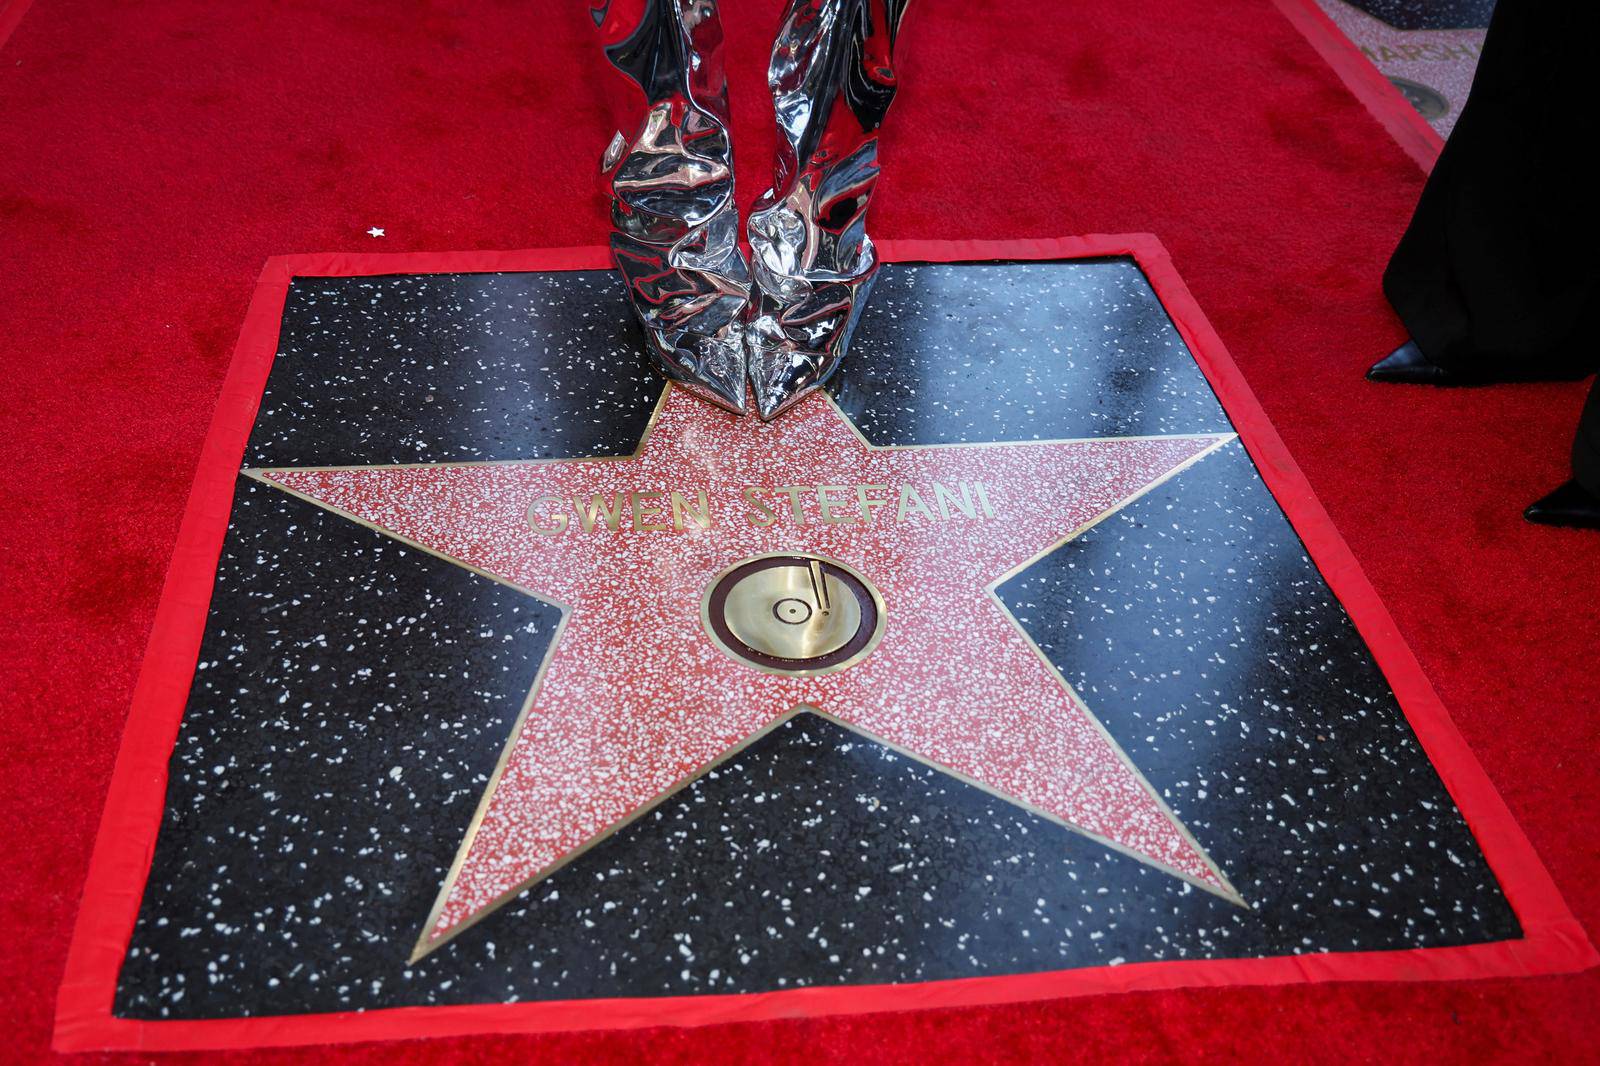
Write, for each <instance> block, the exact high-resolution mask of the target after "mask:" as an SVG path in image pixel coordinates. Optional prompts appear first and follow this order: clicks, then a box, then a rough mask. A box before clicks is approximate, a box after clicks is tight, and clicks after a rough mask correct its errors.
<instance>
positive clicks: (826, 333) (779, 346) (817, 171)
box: [747, 0, 907, 418]
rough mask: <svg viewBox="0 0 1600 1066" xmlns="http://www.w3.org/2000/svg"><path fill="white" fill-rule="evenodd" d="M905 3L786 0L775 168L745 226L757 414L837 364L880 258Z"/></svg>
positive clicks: (776, 57) (775, 61) (777, 48)
mask: <svg viewBox="0 0 1600 1066" xmlns="http://www.w3.org/2000/svg"><path fill="white" fill-rule="evenodd" d="M906 2H907V0H790V3H789V6H788V8H787V10H786V11H785V12H784V15H783V19H782V21H781V22H780V23H779V27H778V36H777V38H776V40H774V42H773V45H772V63H771V66H770V68H769V70H768V74H767V84H768V87H769V88H770V89H771V90H772V96H773V105H774V108H775V109H776V112H777V119H778V158H777V166H776V174H775V176H774V179H773V186H772V188H771V189H769V190H768V191H767V192H766V194H765V195H763V196H762V197H761V199H760V201H759V202H758V203H757V205H756V208H755V210H754V211H753V212H752V213H751V215H750V227H749V233H750V247H751V252H752V256H751V260H752V267H753V271H754V275H755V291H754V292H753V294H752V306H751V312H750V326H749V329H748V331H747V344H748V351H749V355H748V358H749V364H750V367H749V369H750V383H751V385H752V386H753V387H754V389H755V393H756V401H757V405H758V407H759V409H760V412H761V417H762V418H771V417H773V416H774V415H776V414H778V413H779V412H780V411H782V410H783V409H784V408H786V407H788V406H789V405H790V404H792V403H794V402H795V401H796V400H798V399H799V398H800V397H801V396H804V395H805V394H806V393H808V392H810V391H812V390H814V389H816V388H818V387H819V386H820V385H821V384H822V383H823V382H824V381H826V380H827V379H828V377H829V376H830V375H831V374H832V373H833V372H834V370H835V369H836V368H837V367H838V365H839V361H840V360H841V359H843V358H844V354H845V351H846V349H847V348H848V347H849V344H850V336H851V333H852V332H853V331H854V329H855V325H856V322H857V320H858V318H859V316H860V314H861V310H862V307H863V306H864V305H865V303H866V300H867V295H868V293H869V292H870V290H871V287H872V279H873V276H874V274H875V272H876V271H877V267H878V259H877V255H876V254H875V253H874V251H873V247H872V241H871V240H870V239H869V238H868V237H867V231H866V216H867V205H868V202H869V200H870V199H871V196H872V190H873V187H874V185H875V184H876V183H877V179H878V127H879V126H880V125H881V124H882V123H883V118H884V115H885V113H886V112H887V111H888V110H889V104H890V103H891V102H892V101H893V100H894V94H895V75H894V43H895V37H896V35H897V33H898V31H899V26H900V19H901V17H902V16H903V15H904V13H905V8H906Z"/></svg>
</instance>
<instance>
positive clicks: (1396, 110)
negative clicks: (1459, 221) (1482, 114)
mask: <svg viewBox="0 0 1600 1066" xmlns="http://www.w3.org/2000/svg"><path fill="white" fill-rule="evenodd" d="M1272 2H1273V3H1274V4H1276V5H1277V6H1278V10H1279V11H1281V12H1283V17H1284V18H1286V19H1288V20H1289V21H1290V22H1291V23H1293V24H1294V27H1295V29H1297V30H1299V31H1300V32H1301V33H1303V34H1304V35H1305V38H1306V40H1307V41H1309V42H1311V47H1312V48H1315V49H1316V50H1317V54H1318V55H1320V56H1321V57H1322V58H1323V59H1324V60H1325V61H1326V62H1327V64H1328V66H1330V67H1332V68H1333V72H1334V73H1335V74H1337V75H1339V80H1340V81H1342V82H1344V85H1345V88H1347V89H1349V90H1350V91H1351V92H1352V93H1354V94H1355V97H1356V99H1357V100H1360V101H1361V103H1362V104H1363V105H1364V106H1365V107H1366V109H1367V110H1368V111H1369V112H1371V113H1372V117H1373V118H1375V119H1377V120H1378V121H1379V122H1380V123H1381V124H1382V125H1383V128H1384V129H1386V130H1388V131H1389V136H1391V137H1393V138H1394V139H1395V141H1396V142H1397V143H1398V144H1399V145H1400V147H1401V148H1403V149H1404V150H1405V153H1406V155H1409V156H1410V157H1411V158H1412V159H1414V160H1415V161H1416V164H1417V166H1419V167H1421V168H1422V169H1423V172H1424V173H1426V172H1428V171H1431V170H1432V169H1433V164H1434V161H1435V160H1437V159H1438V158H1439V153H1440V151H1442V150H1443V149H1444V138H1443V137H1440V136H1439V133H1438V131H1437V130H1435V129H1434V128H1433V127H1432V126H1430V125H1428V120H1427V119H1425V118H1423V117H1422V116H1421V115H1419V114H1417V109H1416V108H1414V107H1412V106H1411V104H1410V103H1409V102H1407V100H1406V98H1405V97H1404V96H1402V95H1400V90H1399V89H1396V88H1395V87H1394V85H1393V84H1392V83H1391V82H1390V81H1389V79H1388V78H1386V77H1384V76H1383V72H1382V71H1380V70H1379V69H1378V68H1377V67H1375V66H1373V65H1372V62H1371V61H1370V60H1369V59H1367V57H1366V56H1364V55H1362V54H1361V49H1360V48H1357V47H1356V45H1355V42H1353V41H1352V40H1350V38H1348V37H1346V36H1345V35H1344V31H1343V30H1341V29H1340V28H1339V27H1338V25H1336V24H1335V23H1334V21H1333V20H1332V19H1331V18H1329V17H1328V15H1327V12H1325V11H1323V10H1322V8H1320V7H1318V6H1317V0H1272Z"/></svg>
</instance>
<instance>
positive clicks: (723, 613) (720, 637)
mask: <svg viewBox="0 0 1600 1066" xmlns="http://www.w3.org/2000/svg"><path fill="white" fill-rule="evenodd" d="M883 615H884V612H883V598H882V597H881V596H880V595H879V594H878V590H877V589H876V588H874V587H873V586H872V583H871V582H870V581H868V580H867V579H866V578H865V577H864V576H862V575H861V574H860V573H859V572H858V571H856V570H854V569H852V568H851V567H848V566H846V565H845V564H843V563H840V562H836V561H835V560H832V559H828V558H824V557H823V556H820V555H799V554H793V555H791V554H782V555H758V556H755V557H753V558H750V559H746V560H744V561H743V562H740V563H736V564H735V565H733V566H731V567H729V568H728V569H727V570H724V571H723V572H722V573H720V574H718V575H717V577H716V578H715V580H713V581H712V582H711V586H710V587H709V588H708V589H706V594H705V597H704V599H703V600H702V601H701V605H700V621H701V624H702V625H703V626H705V630H706V633H707V634H708V635H709V636H710V637H711V639H712V641H713V642H714V643H715V644H716V645H717V647H719V648H721V649H722V650H723V651H724V652H726V653H727V654H728V655H730V656H732V657H733V658H735V659H737V660H739V661H740V662H742V663H745V664H746V665H748V666H754V667H756V668H757V669H760V670H766V671H769V672H772V673H782V674H801V675H810V674H827V673H833V672H834V671H836V670H843V669H845V668H846V667H849V666H853V665H855V664H856V663H858V662H860V661H861V660H862V659H864V658H866V657H867V656H868V655H870V654H871V653H872V649H873V648H875V647H877V645H878V639H879V638H880V637H881V636H882V635H883Z"/></svg>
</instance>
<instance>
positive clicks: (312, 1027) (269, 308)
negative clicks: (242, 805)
mask: <svg viewBox="0 0 1600 1066" xmlns="http://www.w3.org/2000/svg"><path fill="white" fill-rule="evenodd" d="M881 249H882V252H883V257H884V258H885V259H886V260H890V261H923V262H956V261H961V260H969V259H970V260H1008V259H1010V260H1030V259H1076V258H1088V257H1094V256H1123V255H1126V256H1132V257H1133V258H1134V259H1135V260H1136V261H1137V262H1138V263H1139V265H1140V267H1141V268H1142V269H1143V270H1144V272H1145V274H1146V275H1147V276H1148V278H1149V279H1150V283H1151V285H1152V286H1153V287H1154V289H1155V291H1156V294H1157V296H1159V298H1160V299H1161V302H1162V303H1163V304H1164V305H1165V307H1166V309H1167V312H1168V314H1169V315H1170V316H1171V318H1172V320H1173V322H1174V324H1175V325H1176V327H1177V329H1178V331H1179V333H1180V334H1181V335H1182V337H1183V339H1184V341H1185V342H1186V343H1187V344H1188V345H1189V348H1190V350H1191V351H1192V352H1193V353H1194V356H1195V358H1196V360H1197V361H1198V362H1199V364H1200V366H1201V368H1202V370H1203V371H1204V373H1205V375H1206V378H1207V379H1208V380H1209V381H1210V383H1211V386H1212V388H1213V389H1214V390H1215V391H1216V393H1217V395H1218V397H1219V398H1220V399H1221V401H1222V405H1223V407H1224V408H1225V409H1226V411H1227V412H1228V415H1229V417H1230V418H1231V419H1232V420H1233V422H1234V425H1235V428H1236V429H1237V430H1238V432H1239V436H1240V438H1241V440H1242V441H1243V443H1244V446H1245V447H1246V449H1247V450H1248V451H1249V453H1250V455H1251V457H1252V459H1254V461H1255V462H1256V465H1257V466H1258V467H1259V468H1260V470H1261V473H1262V476H1263V478H1264V479H1265V480H1266V482H1267V485H1268V488H1269V489H1270V490H1271V491H1272V494H1273V496H1274V497H1276V499H1277V500H1278V503H1279V504H1280V506H1282V507H1283V509H1284V511H1285V513H1286V514H1287V515H1288V517H1289V519H1290V521H1291V522H1292V523H1293V525H1294V528H1295V530H1296V531H1297V532H1298V533H1299V535H1300V537H1301V539H1302V540H1303V541H1304V542H1305V545H1306V548H1307V550H1308V552H1309V553H1310V555H1311V557H1312V559H1313V560H1314V561H1315V562H1316V564H1317V566H1318V568H1319V569H1320V570H1321V571H1322V573H1323V575H1324V577H1325V578H1326V579H1327V580H1328V582H1329V584H1330V586H1331V587H1332V588H1333V590H1334V593H1335V594H1336V595H1337V596H1338V597H1339V599H1340V601H1341V602H1342V603H1343V604H1344V606H1345V608H1346V610H1347V611H1348V612H1349V614H1350V616H1351V618H1352V619H1353V620H1354V621H1355V624H1356V626H1357V628H1358V630H1359V631H1360V632H1361V634H1362V636H1363V637H1364V638H1365V639H1366V641H1367V643H1368V644H1369V646H1370V647H1371V648H1372V650H1373V654H1374V655H1375V657H1376V659H1377V662H1378V664H1379V666H1380V667H1381V668H1382V670H1383V672H1384V674H1385V676H1386V677H1387V678H1388V680H1389V683H1390V685H1391V686H1392V687H1393V688H1394V691H1395V693H1396V695H1397V697H1398V699H1399V701H1400V705H1401V707H1402V709H1403V710H1404V712H1405V714H1406V717H1407V718H1408V719H1409V721H1410V722H1411V725H1412V728H1413V729H1414V730H1415V731H1416V734H1417V737H1418V738H1419V740H1420V741H1421V743H1422V745H1423V748H1424V750H1425V751H1426V752H1427V754H1428V757H1429V758H1430V759H1431V760H1432V761H1433V764H1434V766H1435V768H1436V769H1437V770H1438V772H1439V775H1440V777H1441V778H1442V779H1443V781H1444V783H1445V786H1446V787H1447V788H1448V789H1449V791H1450V794H1451V795H1452V797H1454V799H1455V802H1456V804H1457V806H1458V807H1459V808H1460V810H1461V811H1462V813H1463V815H1464V816H1465V817H1466V819H1467V823H1468V825H1469V826H1470V827H1471V829H1472V831H1473V833H1474V834H1475V835H1476V837H1477V840H1478V843H1479V846H1480V847H1481V848H1482V850H1483V853H1484V856H1485V858H1486V859H1487V860H1488V862H1489V865H1490V867H1491V868H1492V869H1493V870H1494V872H1495V876H1496V877H1497V878H1499V880H1500V883H1501V886H1502V888H1503V889H1504V891H1505V893H1506V897H1507V899H1508V900H1509V901H1510V903H1511V906H1512V907H1513V908H1514V909H1515V911H1516V913H1517V917H1518V919H1519V920H1520V921H1521V923H1522V926H1523V931H1524V937H1523V939H1520V940H1512V941H1500V942H1496V943H1490V944H1476V945H1471V946H1467V947H1453V948H1425V949H1407V950H1401V951H1386V952H1360V953H1347V954H1328V955H1310V956H1281V957H1274V958H1263V959H1224V960H1195V961H1182V962H1147V963H1134V964H1130V965H1124V966H1116V967H1098V968H1087V969H1076V970H1062V971H1054V972H1048V973H1036V974H1013V975H1007V976H997V977H979V978H966V979H961V980H949V981H930V982H923V983H917V984H900V985H847V986H835V987H826V988H801V989H790V990H784V991H777V992H759V993H745V994H735V995H709V996H683V997H663V998H636V999H604V1000H563V1001H552V1002H543V1003H520V1004H474V1005H467V1006H450V1007H404V1008H394V1009H388V1010H376V1011H368V1012H348V1013H336V1014H312V1015H288V1016H276V1017H259V1018H229V1019H216V1020H207V1021H139V1020H131V1019H123V1018H116V1017H114V1016H113V1015H112V1013H111V1008H112V1000H113V996H114V994H115V989H116V981H117V974H118V971H119V969H120V967H121V964H122V959H123V956H124V954H125V953H126V950H127V945H128V942H129V939H130V938H131V936H132V933H133V926H134V921H135V919H136V917H137V915H138V909H139V902H140V899H141V897H142V895H143V891H144V883H145V878H146V876H147V875H148V872H149V865H150V860H151V856H152V854H153V852H154V848H155V841H156V834H157V832H158V831H159V829H160V823H161V816H162V806H163V802H164V798H165V792H166V773H167V762H168V758H169V756H170V754H171V751H172V746H173V743H174V741H175V739H176V736H177V731H178V725H179V722H180V720H181V718H182V715H183V708H184V704H185V702H186V701H187V698H188V690H189V684H190V681H191V679H192V676H193V672H194V666H195V662H196V660H197V657H198V654H199V648H200V640H201V636H202V634H203V632H204V628H205V621H206V613H207V609H208V605H209V603H210V598H211V591H212V584H213V581H214V577H215V572H216V564H217V559H218V557H219V555H220V554H221V550H222V543H223V537H224V535H225V533H226V531H227V524H228V516H229V513H230V511H231V509H232V504H233V489H234V484H235V479H236V477H237V473H238V470H239V466H240V464H241V462H242V460H243V456H244V448H245V443H246V440H247V438H248V436H249V433H250V429H251V426H252V425H253V424H254V421H255V416H256V410H257V406H258V404H259V402H260V398H261V393H262V390H263V388H264V387H265V385H266V379H267V374H268V372H269V371H270V369H271V366H272V360H273V357H274V353H275V351H276V349H277V340H278V330H279V322H280V318H281V314H282V307H283V302H284V298H285V296H286V295H287V292H288V286H289V282H290V279H291V278H293V277H295V276H297V275H298V276H349V275H370V274H390V273H402V272H403V273H443V272H488V271H510V270H578V269H589V268H600V267H604V266H606V265H607V264H608V262H609V253H608V251H607V249H605V248H604V247H580V248H560V249H539V250H530V251H516V252H444V253H422V254H397V255H344V254H331V255H300V256H284V257H275V258H273V259H270V260H268V261H267V264H266V267H265V269H264V270H263V271H262V273H261V277H260V279H259V280H258V281H257V283H256V289H255V294H254V297H253V298H252V300H251V302H250V308H249V311H248V312H247V313H246V315H245V321H244V326H243V328H242V330H241V331H240V335H239V341H238V344H237V346H236V348H235V350H234V356H233V362H232V364H231V366H230V368H229V371H228V376H227V379H226V381H225V382H224V384H223V390H222V395H221V398H220V399H219V401H218V405H217V412H216V416H215V418H214V420H213V422H212V426H211V430H210V432H209V433H208V435H207V437H206V441H205V445H204V447H203V449H202V452H201V458H200V465H199V470H198V472H197V473H196V476H195V483H194V488H193V490H192V491H191V494H190V497H189V502H188V505H187V508H186V509H185V512H184V517H183V523H182V526H181V528H180V530H179V534H178V544H177V548H176V550H175V552H174V556H173V562H172V565H171V568H170V570H169V571H168V574H167V579H166V584H165V586H164V588H163V590H162V595H161V601H160V605H159V607H158V608H157V613H156V621H155V626H154V629H153V631H152V634H151V638H150V645H149V648H148V650H147V652H146V656H145V660H144V664H143V667H142V669H141V672H140V675H139V682H138V685H137V687H136V688H135V690H134V697H133V708H132V711H131V712H130V714H129V718H128V725H127V728H126V730H125V733H124V737H123V742H122V748H121V750H120V752H119V754H118V757H117V763H116V768H115V770H114V772H113V774H112V780H111V788H110V794H109V796H108V798H107V802H106V807H105V812H104V814H103V815H102V818H101V823H100V829H99V833H98V835H97V837H96V841H95V848H94V854H93V857H92V859H91V861H90V866H89V874H88V879H87V883H86V884H85V887H84V895H83V902H82V904H81V906H80V909H79V913H78V920H77V925H76V928H75V930H74V933H73V939H72V946H71V948H70V951H69V953H68V957H67V967H66V975H65V978H64V980H63V981H62V985H61V990H60V993H59V996H58V998H57V1007H56V1025H55V1034H54V1046H55V1048H56V1049H57V1050H59V1051H80V1050H89V1049H98V1048H117V1049H140V1050H181V1049H203V1048H204V1049H217V1048H250V1047H265V1046H284V1045H295V1044H312V1043H335V1042H346V1041H358V1040H381V1039H400V1038H411V1037H423V1036H450V1035H463V1034H473V1033H519V1032H546V1031H555V1030H569V1029H609V1028H636V1027H642V1026H651V1025H700V1024H709V1023H714V1022H731V1021H750V1020H757V1019H770V1018H781V1017H793V1016H801V1015H810V1014H827V1013H832V1014H859V1013H867V1012H872V1011H883V1010H910V1009H917V1008H928V1007H948V1006H977V1005H983V1004H994V1003H1006V1002H1018V1001H1024V1000H1034V999H1050V998H1056V997H1061V996H1071V995H1088V994H1099V993H1107V992H1122V991H1135V990H1149V989H1158V988H1178V987H1189V986H1202V985H1204V986H1218V985H1233V984H1290V983H1298V982H1318V981H1374V980H1390V981H1412V980H1464V979H1470V978H1482V977H1499V976H1524V975H1531V974H1544V973H1568V972H1574V971H1577V970H1582V969H1587V968H1588V967H1590V966H1593V965H1595V964H1596V963H1597V962H1600V955H1597V954H1596V952H1595V949H1594V947H1593V946H1592V945H1591V944H1590V942H1589V940H1588V937H1587V936H1586V935H1585V933H1584V931H1583V928H1582V926H1581V925H1579V923H1578V921H1577V920H1576V919H1575V918H1574V917H1573V915H1572V913H1571V911H1570V910H1568V908H1567V906H1566V903H1565V902H1564V901H1563V900H1562V898H1561V896H1560V893H1559V892H1558V891H1557V889H1556V887H1555V884H1554V883H1553V882H1552V881H1551V879H1550V875H1549V874H1548V873H1547V872H1546V870H1545V868H1544V865H1543V864H1542V863H1541V862H1540V860H1539V857H1538V855H1537V854H1536V853H1535V852H1534V850H1533V847H1532V845H1531V844H1529V842H1528V840H1527V838H1526V837H1525V836H1523V834H1522V831H1521V829H1520V828H1518V826H1517V825H1516V822H1515V821H1514V820H1513V819H1512V816H1511V812H1510V811H1509V810H1508V809H1507V808H1506V806H1505V804H1504V803H1503V802H1502V801H1501V799H1500V796H1499V794H1498V793H1497V792H1496V791H1495V788H1494V786H1493V784H1492V783H1491V782H1490V781H1489V779H1488V777H1487V776H1486V775H1485V774H1484V772H1483V768H1482V767H1481V766H1480V765H1479V763H1478V761H1477V759H1476V758H1475V757H1474V756H1473V755H1472V752H1471V751H1470V750H1469V749H1468V747H1467V745H1466V742H1465V741H1464V740H1463V739H1462V737H1461V735H1460V734H1459V733H1458V732H1457V731H1456V728H1455V726H1454V725H1453V724H1452V723H1451V721H1450V719H1449V716H1448V715H1447V714H1446V712H1445V709H1444V707H1443V706H1442V705H1441V704H1440V702H1439V698H1438V696H1437V695H1436V694H1435V693H1434V690H1433V687H1432V685H1431V684H1429V682H1428V680H1427V678H1426V677H1425V676H1424V674H1423V672H1422V668H1421V666H1420V665H1419V664H1418V662H1417V660H1416V659H1415V657H1414V656H1413V655H1412V654H1411V652H1410V650H1409V649H1408V648H1407V647H1406V645H1405V643H1404V642H1403V640H1402V639H1401V637H1400V635H1399V632H1398V630H1397V629H1396V627H1395V624H1394V621H1393V619H1391V618H1390V616H1389V613H1388V611H1387V610H1386V609H1385V608H1384V606H1383V604H1382V603H1381V602H1380V601H1379V600H1378V596H1377V593H1376V592H1375V591H1374V590H1373V588H1372V586H1371V584H1370V583H1369V582H1368V581H1367V579H1366V576H1365V575H1364V574H1363V573H1362V571H1361V567H1360V565H1359V564H1358V563H1357V562H1356V559H1355V557H1354V555H1352V554H1351V552H1350V549H1349V547H1348V546H1347V545H1346V544H1345V542H1344V539H1343V538H1342V537H1341V536H1340V535H1339V533H1338V531H1337V530H1336V529H1335V528H1334V526H1333V523H1332V521H1331V520H1330V519H1329V517H1328V514H1327V512H1326V511H1324V510H1323V508H1322V505H1321V504H1320V503H1319V502H1318V501H1317V499H1316V497H1315V496H1314V495H1313V494H1312V491H1311V487H1310V485H1309V484H1307V482H1306V480H1305V477H1304V475H1303V474H1302V473H1301V472H1300V469H1299V467H1298V466H1296V465H1295V462H1294V460H1293V459H1292V458H1291V457H1290V456H1289V453H1288V451H1287V449H1286V448H1285V447H1284V444H1283V441H1282V440H1281V439H1280V438H1279V437H1278V434H1277V432H1276V431H1275V430H1274V429H1273V428H1272V425H1271V423H1270V422H1269V421H1268V420H1267V416H1266V413H1265V412H1264V411H1263V410H1262V409H1261V406H1260V404H1259V403H1258V402H1257V401H1256V399H1255V396H1254V394H1253V393H1252V392H1251V390H1250V388H1249V386H1248V385H1247V384H1246V383H1245V381H1244V379H1243V377H1242V376H1241V375H1240V373H1239V371H1238V368H1237V367H1236V366H1235V365H1234V363H1233V360H1232V358H1231V357H1230V356H1229V355H1228V352H1227V349H1226V348H1225V347H1224V346H1223V344H1222V341H1221V339H1220V338H1219V337H1218V336H1217V334H1216V332H1215V331H1214V330H1212V328H1211V326H1210V324H1209V323H1208V322H1207V321H1206V319H1205V316H1204V314H1202V312H1201V310H1200V307H1199V305H1198V304H1197V303H1196V302H1195V300H1194V298H1193V297H1192V296H1191V295H1190V294H1189V290H1188V289H1187V287H1185V285H1184V283H1183V281H1182V279H1181V278H1180V277H1179V276H1178V273H1177V270H1176V268H1175V267H1174V266H1173V264H1172V261H1171V259H1170V257H1169V256H1168V255H1167V252H1166V249H1165V248H1163V247H1162V246H1161V244H1160V242H1159V241H1158V240H1156V238H1155V237H1154V236H1151V235H1149V234H1130V235H1121V236H1105V235H1090V236H1087V237H1067V238H1060V239H1040V240H1027V239H1025V240H1012V241H917V240H907V241H885V242H882V244H881Z"/></svg>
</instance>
